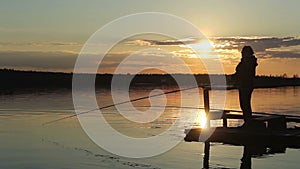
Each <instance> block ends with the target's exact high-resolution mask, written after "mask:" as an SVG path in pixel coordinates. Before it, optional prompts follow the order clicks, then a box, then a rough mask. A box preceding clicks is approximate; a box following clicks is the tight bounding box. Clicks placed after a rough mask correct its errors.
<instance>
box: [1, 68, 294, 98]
mask: <svg viewBox="0 0 300 169" xmlns="http://www.w3.org/2000/svg"><path fill="white" fill-rule="evenodd" d="M72 75H73V74H72V73H55V72H38V71H18V70H12V69H1V70H0V78H1V83H0V91H1V93H5V92H6V93H9V92H14V91H18V90H26V89H33V90H35V89H71V88H72ZM82 76H93V75H90V74H82ZM116 76H119V77H120V78H124V79H127V78H133V80H132V81H131V87H133V88H139V87H159V86H164V87H176V86H177V83H176V81H175V80H174V78H173V77H178V78H181V79H184V78H186V77H188V76H194V77H195V79H196V80H197V83H198V85H199V86H201V85H209V84H210V80H209V78H210V77H211V76H214V78H224V77H223V76H222V75H210V76H208V75H207V74H196V75H191V74H172V75H167V74H139V75H136V76H134V75H131V74H118V75H116ZM112 77H113V75H112V74H97V76H96V88H110V85H111V80H112ZM226 80H227V84H228V85H233V82H232V75H226ZM186 85H187V86H188V85H189V82H188V81H187V82H186ZM254 85H255V87H256V88H269V87H283V86H300V78H287V77H274V76H257V77H256V78H255V82H254Z"/></svg>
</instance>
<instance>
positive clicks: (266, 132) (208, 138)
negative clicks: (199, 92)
mask: <svg viewBox="0 0 300 169" xmlns="http://www.w3.org/2000/svg"><path fill="white" fill-rule="evenodd" d="M209 90H210V88H203V96H204V109H205V112H206V114H207V128H203V129H202V128H192V129H186V130H185V134H186V136H185V139H184V140H185V141H187V142H191V141H196V142H204V143H205V144H204V159H203V168H204V169H208V168H209V154H210V143H211V142H217V143H223V144H230V145H237V146H244V153H243V158H242V164H241V168H247V169H248V168H251V157H252V156H253V155H256V154H270V153H271V154H274V153H284V152H285V150H286V148H300V128H299V127H294V128H287V126H288V125H287V123H289V122H294V123H299V122H300V117H299V116H289V115H277V114H268V113H262V112H260V113H253V117H252V120H251V123H250V124H249V125H248V126H246V127H228V120H229V119H243V116H242V114H241V112H240V113H237V112H239V111H235V110H233V111H232V110H214V111H212V110H210V107H209ZM211 120H221V121H222V127H215V128H213V127H211V126H210V121H211Z"/></svg>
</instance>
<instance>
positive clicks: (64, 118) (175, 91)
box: [42, 86, 202, 126]
mask: <svg viewBox="0 0 300 169" xmlns="http://www.w3.org/2000/svg"><path fill="white" fill-rule="evenodd" d="M201 87H202V86H201ZM196 88H199V86H197V87H190V88H185V89H177V90H172V91H168V92H163V93H160V94H154V95H150V96H143V97H139V98H136V99H131V100H128V101H124V102H119V103H115V104H111V105H107V106H103V107H99V108H95V109H91V110H88V111H84V112H80V113H77V114H73V115H70V116H67V117H62V118H59V119H56V120H52V121H48V122H46V123H43V124H42V126H45V125H49V124H52V123H56V122H59V121H62V120H66V119H69V118H72V117H75V116H78V115H82V114H87V113H90V112H93V111H96V110H102V109H106V108H110V107H114V106H117V105H122V104H126V103H132V102H136V101H140V100H144V99H149V98H152V97H158V96H162V95H167V94H171V93H178V92H181V91H187V90H192V89H196Z"/></svg>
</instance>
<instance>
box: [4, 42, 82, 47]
mask: <svg viewBox="0 0 300 169" xmlns="http://www.w3.org/2000/svg"><path fill="white" fill-rule="evenodd" d="M0 46H82V44H80V43H77V42H16V43H14V42H0Z"/></svg>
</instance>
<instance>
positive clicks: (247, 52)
mask: <svg viewBox="0 0 300 169" xmlns="http://www.w3.org/2000/svg"><path fill="white" fill-rule="evenodd" d="M253 54H254V51H253V49H252V48H251V46H244V47H243V49H242V57H247V56H252V55H253Z"/></svg>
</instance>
